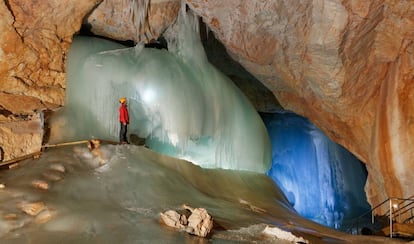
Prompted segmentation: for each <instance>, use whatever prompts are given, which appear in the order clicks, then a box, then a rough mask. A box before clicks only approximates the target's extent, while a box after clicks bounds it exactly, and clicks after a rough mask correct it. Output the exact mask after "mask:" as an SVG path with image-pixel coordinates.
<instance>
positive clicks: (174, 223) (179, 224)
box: [160, 210, 187, 229]
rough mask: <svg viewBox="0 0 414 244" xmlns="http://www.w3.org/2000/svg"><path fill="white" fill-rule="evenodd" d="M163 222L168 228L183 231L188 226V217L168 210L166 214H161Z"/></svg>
mask: <svg viewBox="0 0 414 244" xmlns="http://www.w3.org/2000/svg"><path fill="white" fill-rule="evenodd" d="M160 216H161V221H162V222H164V224H166V225H167V226H170V227H173V228H177V229H183V228H184V227H185V225H187V217H186V216H185V215H181V214H179V213H177V212H176V211H174V210H168V211H165V212H164V213H160Z"/></svg>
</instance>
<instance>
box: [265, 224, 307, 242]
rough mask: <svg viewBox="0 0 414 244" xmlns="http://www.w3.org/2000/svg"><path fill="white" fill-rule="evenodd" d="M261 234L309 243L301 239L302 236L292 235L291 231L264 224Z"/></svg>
mask: <svg viewBox="0 0 414 244" xmlns="http://www.w3.org/2000/svg"><path fill="white" fill-rule="evenodd" d="M263 234H265V235H269V236H274V237H276V238H278V239H281V240H286V241H290V242H292V243H309V241H308V240H305V239H303V237H301V236H299V237H297V236H295V235H293V234H292V233H290V232H288V231H284V230H282V229H279V228H277V227H269V226H266V227H265V229H264V230H263Z"/></svg>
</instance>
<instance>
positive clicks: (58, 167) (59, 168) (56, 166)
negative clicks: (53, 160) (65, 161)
mask: <svg viewBox="0 0 414 244" xmlns="http://www.w3.org/2000/svg"><path fill="white" fill-rule="evenodd" d="M49 169H51V170H54V171H57V172H60V173H65V172H66V169H65V166H63V165H62V164H52V165H50V166H49Z"/></svg>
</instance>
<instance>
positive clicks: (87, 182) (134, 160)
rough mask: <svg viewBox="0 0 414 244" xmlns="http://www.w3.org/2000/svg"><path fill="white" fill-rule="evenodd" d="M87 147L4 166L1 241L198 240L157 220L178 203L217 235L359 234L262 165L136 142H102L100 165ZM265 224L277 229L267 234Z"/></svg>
mask: <svg viewBox="0 0 414 244" xmlns="http://www.w3.org/2000/svg"><path fill="white" fill-rule="evenodd" d="M85 148H86V145H81V146H74V147H73V146H71V147H66V148H54V149H48V150H47V151H46V152H44V153H43V154H42V156H41V157H40V159H38V160H27V161H25V162H23V163H21V164H20V167H17V168H13V169H11V170H9V171H0V181H1V182H0V183H2V184H4V185H5V187H4V188H3V189H0V202H1V204H0V213H1V218H0V243H7V244H10V243H18V244H26V243H27V244H28V243H42V244H49V243H50V244H52V243H53V244H54V243H89V244H90V243H200V242H202V243H203V241H202V240H201V239H200V238H199V237H195V236H192V235H189V234H187V233H183V232H176V231H174V230H172V229H170V228H167V227H165V226H162V225H161V224H160V223H159V219H160V215H159V214H160V213H161V212H164V211H166V210H169V209H173V210H174V209H178V208H179V207H180V206H181V205H182V204H184V203H186V204H188V205H190V206H194V207H203V208H205V209H206V210H207V211H208V213H209V214H211V216H212V217H213V220H214V226H213V232H212V235H211V237H210V238H209V242H213V243H214V242H217V243H226V241H231V243H233V242H239V241H242V242H258V243H260V242H264V243H266V242H276V243H291V242H288V241H286V242H283V241H282V240H280V238H287V237H291V236H290V235H288V233H285V232H281V231H279V230H278V231H275V230H276V229H275V228H274V227H278V228H280V229H281V230H283V231H288V232H291V233H292V234H293V235H295V236H296V237H298V238H299V237H303V238H304V239H305V240H308V241H309V242H310V243H330V242H336V243H337V242H338V241H341V240H342V241H344V240H348V241H349V240H352V238H356V237H353V236H349V235H345V234H343V233H340V232H335V231H333V230H330V229H327V228H325V227H323V226H321V225H318V224H315V223H313V222H310V221H308V220H305V219H303V218H301V217H299V216H298V215H297V214H296V213H295V211H294V210H293V209H291V207H290V206H289V204H288V202H287V200H286V199H285V197H284V196H283V194H282V192H281V191H280V190H279V189H278V188H277V187H276V185H275V184H274V183H273V181H272V180H271V179H269V178H268V177H267V176H265V175H263V174H258V173H252V172H247V171H236V170H223V169H203V168H200V167H198V166H196V165H193V164H191V163H189V162H186V161H182V160H177V159H174V158H170V157H168V156H164V155H160V154H157V153H154V152H152V151H151V150H149V149H146V148H144V147H138V146H134V145H122V146H121V145H117V146H113V145H104V146H102V147H101V149H102V151H103V155H105V156H104V160H105V164H104V165H102V166H99V164H98V163H97V156H94V155H92V154H91V153H89V151H88V150H87V149H86V150H84V149H85ZM88 153H89V154H88ZM62 169H64V170H62ZM50 174H59V175H60V176H61V177H60V179H57V178H51V177H48V175H50ZM34 180H41V181H44V182H46V183H47V184H48V186H49V187H48V189H39V188H37V187H35V186H33V185H32V182H33V181H34ZM22 209H25V210H26V211H28V212H24V211H22ZM37 210H40V211H39V213H36V211H37ZM29 213H30V214H29ZM266 227H267V228H268V230H273V232H274V233H273V234H271V233H270V234H271V235H270V236H269V235H266V236H264V233H263V231H264V230H265V229H266ZM269 228H270V229H269ZM280 233H283V235H282V236H281V235H280ZM356 240H359V241H362V240H364V239H363V238H362V239H361V237H358V239H356ZM370 240H378V243H379V242H383V241H384V239H375V238H372V237H371V239H370ZM355 243H358V242H355ZM371 243H375V242H371Z"/></svg>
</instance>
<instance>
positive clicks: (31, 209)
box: [19, 202, 46, 216]
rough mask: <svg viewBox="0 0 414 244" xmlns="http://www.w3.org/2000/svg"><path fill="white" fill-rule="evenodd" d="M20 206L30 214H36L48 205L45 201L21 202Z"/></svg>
mask: <svg viewBox="0 0 414 244" xmlns="http://www.w3.org/2000/svg"><path fill="white" fill-rule="evenodd" d="M19 208H20V209H21V210H22V211H23V212H25V213H26V214H28V215H30V216H36V215H38V214H39V213H40V212H42V211H43V210H44V209H46V205H45V204H44V203H43V202H33V203H21V204H20V206H19Z"/></svg>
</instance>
